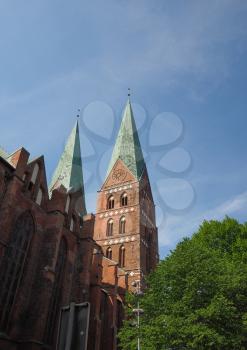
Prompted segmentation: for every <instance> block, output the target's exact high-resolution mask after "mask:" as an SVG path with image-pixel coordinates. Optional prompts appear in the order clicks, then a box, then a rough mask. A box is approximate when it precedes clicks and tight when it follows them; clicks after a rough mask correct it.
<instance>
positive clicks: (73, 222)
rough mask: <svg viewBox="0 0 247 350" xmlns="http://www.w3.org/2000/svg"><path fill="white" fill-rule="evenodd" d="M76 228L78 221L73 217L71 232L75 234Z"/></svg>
mask: <svg viewBox="0 0 247 350" xmlns="http://www.w3.org/2000/svg"><path fill="white" fill-rule="evenodd" d="M75 226H76V219H75V217H74V216H72V218H71V220H70V227H69V229H70V231H72V232H74V231H75Z"/></svg>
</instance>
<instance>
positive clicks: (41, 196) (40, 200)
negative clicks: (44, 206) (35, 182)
mask: <svg viewBox="0 0 247 350" xmlns="http://www.w3.org/2000/svg"><path fill="white" fill-rule="evenodd" d="M42 199H43V191H42V189H41V188H39V190H38V193H37V197H36V203H37V204H38V205H41V203H42Z"/></svg>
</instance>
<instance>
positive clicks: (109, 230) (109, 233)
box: [106, 219, 113, 236]
mask: <svg viewBox="0 0 247 350" xmlns="http://www.w3.org/2000/svg"><path fill="white" fill-rule="evenodd" d="M106 235H107V236H112V235H113V220H112V219H110V220H108V222H107V229H106Z"/></svg>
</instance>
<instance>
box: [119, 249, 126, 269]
mask: <svg viewBox="0 0 247 350" xmlns="http://www.w3.org/2000/svg"><path fill="white" fill-rule="evenodd" d="M119 266H120V267H124V266H125V248H124V246H123V245H121V247H120V248H119Z"/></svg>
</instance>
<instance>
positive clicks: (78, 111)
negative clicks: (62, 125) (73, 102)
mask: <svg viewBox="0 0 247 350" xmlns="http://www.w3.org/2000/svg"><path fill="white" fill-rule="evenodd" d="M80 113H81V110H80V108H78V109H77V115H76V117H77V120H78V119H79V118H80Z"/></svg>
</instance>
